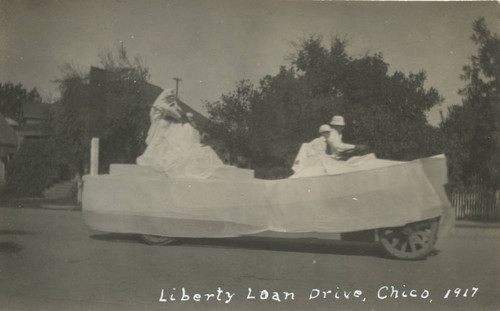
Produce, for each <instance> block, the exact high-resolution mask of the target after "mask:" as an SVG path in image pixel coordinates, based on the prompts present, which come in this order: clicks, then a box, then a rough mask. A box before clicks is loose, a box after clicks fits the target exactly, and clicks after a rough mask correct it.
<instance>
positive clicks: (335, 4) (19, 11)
mask: <svg viewBox="0 0 500 311" xmlns="http://www.w3.org/2000/svg"><path fill="white" fill-rule="evenodd" d="M478 17H484V18H485V19H486V23H487V26H488V27H489V29H490V30H491V31H493V32H496V33H500V4H499V3H497V2H493V1H491V2H420V1H418V2H406V1H403V2H385V1H382V2H358V1H356V2H354V1H353V2H347V1H305V0H304V1H298V0H297V1H292V0H287V1H282V0H267V1H264V0H258V1H256V0H251V1H250V0H203V1H201V0H199V1H194V0H182V1H168V0H167V1H159V0H149V1H135V0H114V1H112V0H86V1H77V0H44V1H36V0H0V83H6V82H12V83H16V84H17V83H21V84H22V85H23V86H24V87H25V88H27V89H32V88H37V89H38V90H39V92H40V93H41V94H42V96H43V97H45V98H52V99H54V98H57V97H58V95H59V94H58V92H57V84H55V83H54V82H53V81H54V79H56V78H57V77H59V76H61V71H60V68H61V66H62V65H63V64H64V63H66V62H69V63H72V64H74V65H76V66H78V67H80V68H81V69H82V70H83V71H88V70H89V67H90V66H99V58H98V54H99V52H102V51H112V52H115V51H116V49H117V47H118V46H119V45H120V44H123V46H124V47H125V48H126V50H127V52H128V54H129V56H130V57H131V58H133V57H134V56H135V55H139V56H140V57H141V58H142V60H143V62H144V64H145V65H146V67H147V68H149V72H150V74H151V79H150V82H151V83H153V84H155V85H158V86H160V87H163V88H165V87H172V88H174V87H175V81H174V80H173V78H174V77H179V78H181V79H182V81H181V82H180V84H179V96H180V98H181V99H182V100H183V101H184V102H186V103H187V104H188V105H190V106H192V107H193V108H195V109H197V110H198V111H200V112H201V113H203V114H206V111H205V110H204V108H203V104H202V103H203V101H205V100H208V101H214V100H217V99H219V98H220V96H221V95H222V94H226V93H228V92H230V91H232V90H234V89H235V84H236V82H237V81H239V80H241V79H249V80H250V81H251V82H253V83H254V84H255V85H257V84H258V82H259V80H260V79H261V78H263V77H264V76H265V75H268V74H270V75H274V74H276V73H278V71H279V67H280V66H281V65H288V64H289V61H288V60H287V56H288V55H290V53H292V52H293V51H294V49H293V46H292V45H291V42H294V41H295V42H297V41H300V39H301V38H305V37H307V36H309V35H320V36H322V37H323V38H324V41H325V43H326V44H328V43H329V41H330V38H331V37H332V36H338V37H341V38H347V39H348V42H349V43H348V48H347V51H348V53H349V54H350V55H351V56H354V57H361V56H363V55H365V54H367V53H382V54H383V57H384V60H385V61H386V62H387V63H388V64H389V65H390V66H389V70H390V73H393V72H394V71H396V70H397V71H402V72H403V73H405V74H408V73H410V72H413V73H417V72H419V71H421V70H423V71H425V72H426V73H427V81H426V87H428V88H429V87H434V88H436V89H437V90H438V91H439V93H440V94H441V96H443V97H444V98H445V101H444V103H443V104H441V105H440V106H439V107H435V108H434V109H432V110H431V111H430V112H429V115H428V120H429V122H430V123H431V124H437V123H438V122H439V120H440V116H439V110H441V111H443V112H444V113H445V115H446V111H447V107H449V106H451V105H457V104H460V103H461V97H460V96H459V95H457V91H458V90H459V89H460V88H462V87H463V86H464V85H465V84H464V82H463V81H462V80H460V74H461V73H462V66H464V65H466V64H468V63H469V57H470V56H471V55H472V54H474V53H475V52H476V47H475V46H474V44H473V42H472V41H471V40H470V36H471V34H472V23H473V21H474V20H475V19H476V18H478Z"/></svg>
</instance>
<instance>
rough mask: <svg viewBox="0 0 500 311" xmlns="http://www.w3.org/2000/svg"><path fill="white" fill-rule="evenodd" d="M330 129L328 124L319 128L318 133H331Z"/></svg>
mask: <svg viewBox="0 0 500 311" xmlns="http://www.w3.org/2000/svg"><path fill="white" fill-rule="evenodd" d="M331 131H332V129H331V127H330V125H328V124H323V125H322V126H320V127H319V133H320V134H321V133H324V132H331Z"/></svg>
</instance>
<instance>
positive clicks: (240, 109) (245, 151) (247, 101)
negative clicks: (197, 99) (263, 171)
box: [205, 80, 258, 157]
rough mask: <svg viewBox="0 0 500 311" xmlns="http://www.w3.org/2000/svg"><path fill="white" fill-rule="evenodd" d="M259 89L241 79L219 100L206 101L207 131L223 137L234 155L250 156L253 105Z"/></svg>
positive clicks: (220, 137)
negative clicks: (208, 121)
mask: <svg viewBox="0 0 500 311" xmlns="http://www.w3.org/2000/svg"><path fill="white" fill-rule="evenodd" d="M256 96H258V94H257V91H256V90H255V88H254V86H253V85H252V84H251V83H250V82H249V81H248V80H242V81H239V82H238V83H237V84H236V90H235V91H233V92H230V93H228V94H224V95H222V96H221V98H220V100H219V101H216V102H212V103H211V102H205V107H206V108H207V110H208V114H209V118H210V120H211V121H212V122H211V123H210V124H209V127H208V129H207V132H209V133H211V135H213V136H214V137H217V138H219V139H222V140H223V141H224V142H225V145H226V147H227V148H228V149H229V150H230V152H231V154H232V155H233V156H234V155H245V156H247V157H248V155H249V154H250V152H251V151H252V149H251V148H250V147H251V145H250V144H251V139H252V136H251V133H250V128H251V122H252V115H251V113H252V111H253V108H252V105H253V104H254V102H255V101H256V100H257V99H256Z"/></svg>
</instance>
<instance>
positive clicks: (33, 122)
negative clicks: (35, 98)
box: [16, 102, 50, 142]
mask: <svg viewBox="0 0 500 311" xmlns="http://www.w3.org/2000/svg"><path fill="white" fill-rule="evenodd" d="M49 111H50V106H49V105H48V104H43V103H39V102H28V103H26V104H24V106H23V119H22V122H21V124H19V125H18V126H17V129H16V131H17V135H18V136H19V138H20V142H22V141H23V140H24V139H42V138H46V137H47V135H48V134H47V131H46V130H45V129H44V122H45V121H46V120H47V118H48V114H49Z"/></svg>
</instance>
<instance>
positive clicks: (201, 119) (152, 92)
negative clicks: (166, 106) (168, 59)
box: [146, 83, 209, 130]
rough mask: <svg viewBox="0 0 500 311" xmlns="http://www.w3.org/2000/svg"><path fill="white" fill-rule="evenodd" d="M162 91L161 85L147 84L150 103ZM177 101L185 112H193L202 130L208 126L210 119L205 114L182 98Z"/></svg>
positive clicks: (195, 120)
mask: <svg viewBox="0 0 500 311" xmlns="http://www.w3.org/2000/svg"><path fill="white" fill-rule="evenodd" d="M162 91H163V89H162V88H161V87H159V86H156V85H153V84H150V83H148V84H147V86H146V94H147V97H148V102H150V105H151V104H152V103H153V102H154V101H155V99H156V98H157V97H158V95H160V93H161V92H162ZM177 103H178V105H179V107H181V108H182V110H183V111H184V112H185V113H188V112H190V113H192V114H193V120H194V122H195V123H196V125H197V126H198V127H199V128H200V129H201V130H203V129H205V128H206V127H207V125H208V122H209V121H208V119H207V118H206V117H205V116H204V115H202V114H201V113H199V112H198V111H196V110H194V109H193V108H191V107H190V106H189V105H188V104H186V103H185V102H183V101H182V100H180V99H177Z"/></svg>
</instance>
